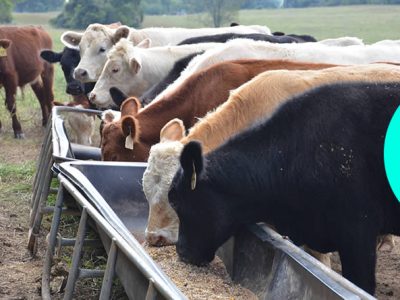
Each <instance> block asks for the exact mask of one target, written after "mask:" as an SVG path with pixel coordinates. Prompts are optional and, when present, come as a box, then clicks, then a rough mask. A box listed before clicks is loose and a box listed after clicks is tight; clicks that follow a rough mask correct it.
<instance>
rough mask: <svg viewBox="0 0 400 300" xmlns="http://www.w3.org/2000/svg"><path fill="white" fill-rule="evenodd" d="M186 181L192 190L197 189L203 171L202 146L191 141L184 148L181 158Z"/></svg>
mask: <svg viewBox="0 0 400 300" xmlns="http://www.w3.org/2000/svg"><path fill="white" fill-rule="evenodd" d="M180 162H181V167H182V169H183V174H184V178H185V179H184V180H185V181H186V183H187V185H188V187H189V186H190V188H191V189H192V190H194V189H195V188H196V184H197V178H198V176H199V175H200V174H201V172H202V171H203V155H202V150H201V144H200V143H199V142H197V141H191V142H189V143H188V144H186V145H185V147H183V150H182V154H181V158H180Z"/></svg>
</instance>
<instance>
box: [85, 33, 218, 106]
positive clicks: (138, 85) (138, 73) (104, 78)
mask: <svg viewBox="0 0 400 300" xmlns="http://www.w3.org/2000/svg"><path fill="white" fill-rule="evenodd" d="M218 45H220V44H218V43H202V44H197V45H182V46H164V47H152V48H149V40H145V41H143V42H142V43H140V44H139V45H137V46H133V44H132V43H131V42H130V41H129V40H127V39H121V40H120V41H119V42H118V43H117V44H116V45H115V47H114V48H113V49H112V50H111V51H110V52H109V54H108V59H107V62H106V64H105V66H104V69H103V71H102V73H101V75H100V77H99V79H98V81H97V82H96V85H95V87H94V89H93V91H92V92H91V93H90V95H89V99H90V101H91V102H92V103H94V104H95V105H96V106H97V107H99V108H110V107H112V106H113V101H112V99H111V97H110V93H109V90H110V88H111V87H117V88H119V89H120V90H121V91H123V92H124V93H125V94H128V95H132V96H136V97H140V96H141V95H142V94H143V93H144V92H145V91H147V90H148V89H149V88H151V87H152V86H153V85H154V84H156V83H159V82H160V81H161V80H162V79H163V78H164V77H165V76H166V75H167V74H168V73H169V72H170V71H171V70H172V68H173V67H174V64H175V63H176V62H177V61H178V60H179V59H181V58H184V57H186V56H187V55H190V54H193V53H198V52H199V51H201V50H207V49H211V48H213V47H216V46H218ZM155 61H157V63H156V64H155V63H154V62H155Z"/></svg>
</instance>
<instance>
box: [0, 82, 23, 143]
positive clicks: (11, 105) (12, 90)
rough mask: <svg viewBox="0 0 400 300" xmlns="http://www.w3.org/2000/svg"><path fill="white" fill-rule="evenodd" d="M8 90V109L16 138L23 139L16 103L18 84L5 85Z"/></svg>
mask: <svg viewBox="0 0 400 300" xmlns="http://www.w3.org/2000/svg"><path fill="white" fill-rule="evenodd" d="M4 87H5V90H6V107H7V109H8V111H9V112H10V114H11V120H12V128H13V130H14V137H15V138H16V139H23V138H24V137H25V136H24V133H23V132H22V127H21V123H19V121H18V118H17V105H16V103H15V95H16V93H17V84H16V83H11V82H8V83H7V84H5V85H4Z"/></svg>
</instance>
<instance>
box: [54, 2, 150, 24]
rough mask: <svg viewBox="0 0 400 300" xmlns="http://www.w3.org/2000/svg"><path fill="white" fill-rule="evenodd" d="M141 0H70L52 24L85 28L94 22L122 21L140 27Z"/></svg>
mask: <svg viewBox="0 0 400 300" xmlns="http://www.w3.org/2000/svg"><path fill="white" fill-rule="evenodd" d="M139 5H140V0H130V1H126V0H106V1H101V0H70V1H69V2H68V3H67V4H66V5H65V6H64V9H63V11H62V12H61V13H60V14H59V15H58V16H57V17H56V18H54V19H52V20H51V24H52V25H54V26H56V27H63V28H76V29H84V28H86V27H87V26H88V25H89V24H92V23H102V24H109V23H114V22H121V23H122V24H124V25H128V26H133V27H139V26H140V23H141V22H142V21H143V14H142V12H141V10H140V7H139Z"/></svg>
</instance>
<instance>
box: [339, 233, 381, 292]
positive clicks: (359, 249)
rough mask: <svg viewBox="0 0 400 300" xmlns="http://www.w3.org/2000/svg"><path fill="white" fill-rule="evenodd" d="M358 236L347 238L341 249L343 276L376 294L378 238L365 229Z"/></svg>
mask: <svg viewBox="0 0 400 300" xmlns="http://www.w3.org/2000/svg"><path fill="white" fill-rule="evenodd" d="M358 233H359V235H358V236H351V237H349V236H348V237H347V239H346V241H345V243H344V245H343V246H342V247H341V248H340V249H339V255H340V260H341V262H342V274H343V276H344V277H345V278H347V279H348V280H350V281H351V282H353V283H354V284H356V285H357V286H359V287H360V288H362V289H363V290H365V291H367V292H368V293H370V294H372V295H373V294H374V292H375V265H376V236H372V237H371V232H368V230H367V229H364V230H363V232H360V231H359V232H358Z"/></svg>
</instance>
